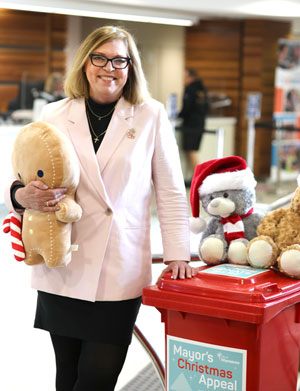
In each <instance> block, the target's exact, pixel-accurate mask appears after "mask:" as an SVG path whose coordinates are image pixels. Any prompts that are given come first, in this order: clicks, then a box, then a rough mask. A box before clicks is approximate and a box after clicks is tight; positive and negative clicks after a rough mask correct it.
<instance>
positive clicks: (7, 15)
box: [0, 8, 47, 47]
mask: <svg viewBox="0 0 300 391" xmlns="http://www.w3.org/2000/svg"><path fill="white" fill-rule="evenodd" d="M46 15H47V14H44V13H39V12H24V11H14V10H7V9H3V8H0V45H14V46H39V47H40V46H43V45H44V43H45V39H46V31H45V20H46Z"/></svg>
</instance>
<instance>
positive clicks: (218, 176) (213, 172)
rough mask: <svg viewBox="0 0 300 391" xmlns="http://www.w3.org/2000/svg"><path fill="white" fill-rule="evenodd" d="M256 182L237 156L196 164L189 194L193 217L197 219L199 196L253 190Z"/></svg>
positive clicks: (242, 160) (245, 164)
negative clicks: (216, 192)
mask: <svg viewBox="0 0 300 391" xmlns="http://www.w3.org/2000/svg"><path fill="white" fill-rule="evenodd" d="M256 183H257V182H256V180H255V179H254V175H253V173H252V171H251V170H250V169H249V168H247V163H246V162H245V160H244V159H242V158H241V157H239V156H228V157H225V158H222V159H213V160H209V161H207V162H204V163H201V164H198V166H197V167H196V169H195V172H194V176H193V180H192V184H191V192H190V201H191V207H192V213H193V216H194V217H199V206H200V205H199V203H200V200H199V195H200V197H201V196H205V195H207V194H210V193H213V192H215V191H223V190H243V189H254V188H255V186H256Z"/></svg>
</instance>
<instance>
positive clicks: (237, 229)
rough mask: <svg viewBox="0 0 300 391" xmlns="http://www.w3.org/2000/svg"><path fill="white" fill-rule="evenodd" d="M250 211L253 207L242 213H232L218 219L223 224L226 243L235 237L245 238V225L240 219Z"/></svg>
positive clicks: (250, 212)
mask: <svg viewBox="0 0 300 391" xmlns="http://www.w3.org/2000/svg"><path fill="white" fill-rule="evenodd" d="M252 213H253V208H251V209H250V210H249V211H248V212H247V213H246V214H244V215H241V216H240V215H232V216H228V217H224V218H223V219H220V220H219V221H220V223H221V224H223V231H224V236H225V239H226V240H227V242H228V244H229V243H230V242H231V241H232V240H235V239H245V227H244V223H243V221H242V220H243V219H244V218H245V217H248V216H250V215H251V214H252Z"/></svg>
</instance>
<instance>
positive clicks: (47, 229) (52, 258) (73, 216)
mask: <svg viewBox="0 0 300 391" xmlns="http://www.w3.org/2000/svg"><path fill="white" fill-rule="evenodd" d="M12 166H13V171H14V174H15V176H16V177H17V178H18V179H19V180H20V181H21V182H22V184H24V185H26V184H28V183H29V182H31V181H34V180H40V181H42V182H44V183H45V184H46V185H47V186H48V187H49V188H58V187H66V188H67V193H66V197H65V198H64V199H63V200H62V201H60V202H59V203H58V206H59V207H60V210H59V211H57V212H41V211H37V210H33V209H25V211H24V214H23V222H22V241H23V244H24V249H25V254H26V256H25V259H24V261H25V263H26V264H27V265H37V264H40V263H43V262H45V263H46V265H47V266H49V267H57V266H66V265H67V264H68V263H69V262H70V261H71V252H72V250H74V249H75V247H74V246H72V245H71V227H72V224H71V223H72V222H74V221H77V220H79V219H80V218H81V214H82V210H81V207H80V206H79V205H78V204H77V203H76V201H75V200H74V195H75V191H76V188H77V186H78V183H79V162H78V160H77V156H76V154H75V152H74V149H73V146H72V144H71V142H70V140H69V139H68V138H67V137H66V136H65V135H64V134H63V133H62V132H60V131H59V130H58V129H56V128H55V127H54V126H52V125H50V124H47V123H45V122H33V123H31V124H29V125H27V126H25V127H23V128H22V129H21V130H20V132H19V133H18V135H17V137H16V140H15V143H14V147H13V152H12Z"/></svg>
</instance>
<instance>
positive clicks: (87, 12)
mask: <svg viewBox="0 0 300 391" xmlns="http://www.w3.org/2000/svg"><path fill="white" fill-rule="evenodd" d="M32 3H33V2H32ZM0 6H1V7H2V8H8V9H17V10H23V11H34V12H47V13H52V14H55V13H56V14H64V15H75V16H86V17H93V18H101V19H115V20H126V21H132V22H144V23H158V24H168V25H176V26H191V25H193V24H194V23H196V22H197V21H198V20H197V19H196V18H195V17H193V18H184V17H181V18H180V17H178V18H177V17H175V16H173V15H172V16H170V17H169V16H168V15H163V16H160V15H159V14H157V12H155V13H154V12H153V10H147V9H144V10H143V12H141V11H140V10H139V11H138V12H136V13H135V12H134V11H133V10H132V9H130V10H126V11H127V12H122V13H120V12H114V11H113V12H108V11H107V10H106V9H104V10H103V11H101V10H94V9H78V8H73V7H70V8H61V7H60V6H58V7H53V6H44V5H38V4H26V3H25V2H24V3H21V2H14V1H9V2H8V1H0ZM176 16H177V15H176Z"/></svg>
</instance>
